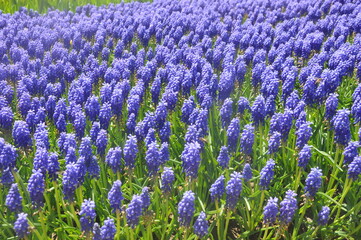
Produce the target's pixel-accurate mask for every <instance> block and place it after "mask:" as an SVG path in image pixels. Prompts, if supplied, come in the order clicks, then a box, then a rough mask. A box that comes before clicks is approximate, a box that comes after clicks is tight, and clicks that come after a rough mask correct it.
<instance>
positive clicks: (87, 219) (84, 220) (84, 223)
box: [79, 199, 96, 233]
mask: <svg viewBox="0 0 361 240" xmlns="http://www.w3.org/2000/svg"><path fill="white" fill-rule="evenodd" d="M79 215H80V216H81V217H80V224H81V230H82V231H84V232H86V233H88V232H91V231H92V229H93V225H94V220H95V217H96V212H95V203H94V201H92V200H90V199H85V200H84V202H83V203H82V204H81V210H80V212H79Z"/></svg>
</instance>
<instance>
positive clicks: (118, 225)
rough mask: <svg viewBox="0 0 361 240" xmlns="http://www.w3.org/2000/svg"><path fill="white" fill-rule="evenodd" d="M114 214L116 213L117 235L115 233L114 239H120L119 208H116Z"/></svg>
mask: <svg viewBox="0 0 361 240" xmlns="http://www.w3.org/2000/svg"><path fill="white" fill-rule="evenodd" d="M116 214H117V235H116V239H118V240H120V221H121V218H120V210H119V209H117V211H116Z"/></svg>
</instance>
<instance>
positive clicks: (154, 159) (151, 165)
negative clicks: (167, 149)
mask: <svg viewBox="0 0 361 240" xmlns="http://www.w3.org/2000/svg"><path fill="white" fill-rule="evenodd" d="M145 161H146V163H147V167H148V175H149V176H154V175H156V174H157V172H158V171H159V166H160V165H161V162H160V153H159V149H158V144H157V143H156V142H152V143H151V144H149V145H148V150H147V152H146V156H145Z"/></svg>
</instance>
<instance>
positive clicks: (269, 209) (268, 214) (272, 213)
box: [263, 197, 278, 224]
mask: <svg viewBox="0 0 361 240" xmlns="http://www.w3.org/2000/svg"><path fill="white" fill-rule="evenodd" d="M277 214H278V199H277V198H272V197H271V198H270V199H268V201H267V204H266V206H265V207H264V208H263V220H264V222H265V223H266V224H273V223H275V222H276V218H277Z"/></svg>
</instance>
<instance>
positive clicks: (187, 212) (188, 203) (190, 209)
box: [178, 191, 195, 227]
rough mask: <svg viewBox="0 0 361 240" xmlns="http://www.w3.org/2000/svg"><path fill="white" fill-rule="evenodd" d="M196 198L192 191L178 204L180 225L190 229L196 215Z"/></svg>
mask: <svg viewBox="0 0 361 240" xmlns="http://www.w3.org/2000/svg"><path fill="white" fill-rule="evenodd" d="M194 201H195V196H194V193H193V192H192V191H187V192H185V193H184V194H183V198H182V200H181V201H180V202H179V204H178V221H179V225H180V226H183V227H189V226H190V224H191V221H192V218H193V215H194V210H195V208H194Z"/></svg>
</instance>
